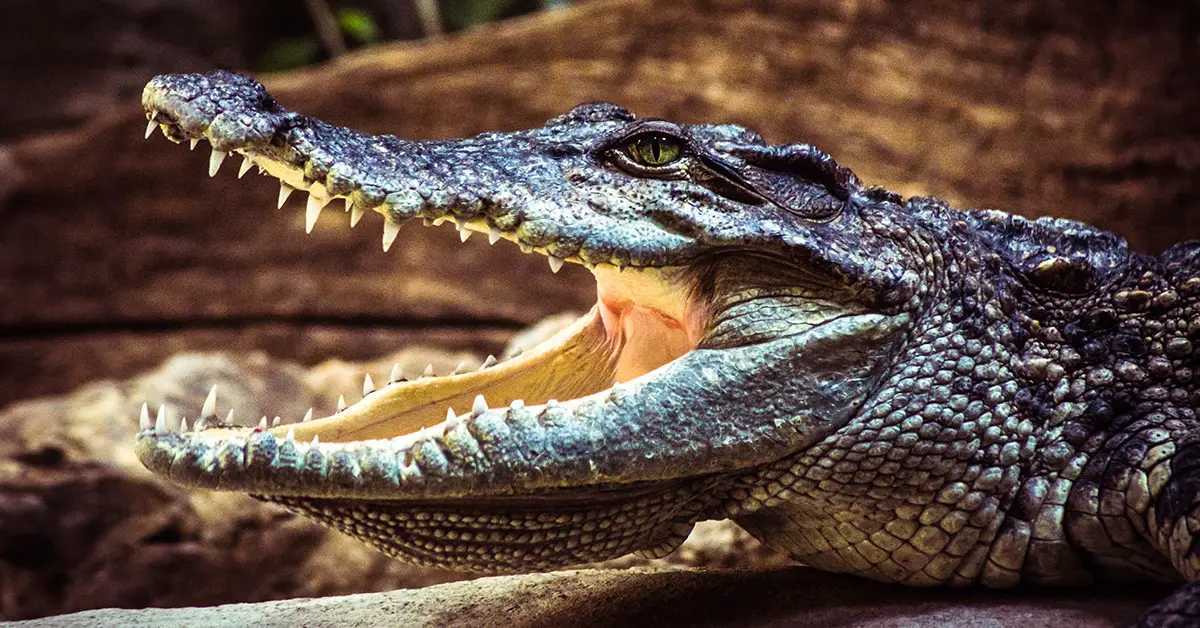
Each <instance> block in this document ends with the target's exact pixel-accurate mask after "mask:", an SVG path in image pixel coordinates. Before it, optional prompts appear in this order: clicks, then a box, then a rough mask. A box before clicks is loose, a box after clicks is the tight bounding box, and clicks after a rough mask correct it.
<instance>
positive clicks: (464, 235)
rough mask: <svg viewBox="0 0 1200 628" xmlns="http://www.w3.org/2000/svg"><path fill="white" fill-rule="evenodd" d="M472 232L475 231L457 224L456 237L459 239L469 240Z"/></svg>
mask: <svg viewBox="0 0 1200 628" xmlns="http://www.w3.org/2000/svg"><path fill="white" fill-rule="evenodd" d="M472 233H475V232H474V231H471V230H470V229H467V228H465V227H463V226H462V225H461V224H460V225H459V229H458V239H459V240H461V241H463V242H466V241H467V240H470V239H471V234H472Z"/></svg>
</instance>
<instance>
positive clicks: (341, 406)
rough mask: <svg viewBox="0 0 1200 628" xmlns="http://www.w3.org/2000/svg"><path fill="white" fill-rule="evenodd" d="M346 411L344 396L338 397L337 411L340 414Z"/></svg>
mask: <svg viewBox="0 0 1200 628" xmlns="http://www.w3.org/2000/svg"><path fill="white" fill-rule="evenodd" d="M345 409H346V395H338V403H337V411H338V412H341V411H342V410H345Z"/></svg>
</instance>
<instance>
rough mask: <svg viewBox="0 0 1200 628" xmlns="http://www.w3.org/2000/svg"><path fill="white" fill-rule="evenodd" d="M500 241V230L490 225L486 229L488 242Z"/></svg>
mask: <svg viewBox="0 0 1200 628" xmlns="http://www.w3.org/2000/svg"><path fill="white" fill-rule="evenodd" d="M499 241H500V230H499V229H497V228H495V227H492V228H491V229H490V230H488V244H495V243H497V242H499Z"/></svg>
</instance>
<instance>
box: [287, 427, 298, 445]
mask: <svg viewBox="0 0 1200 628" xmlns="http://www.w3.org/2000/svg"><path fill="white" fill-rule="evenodd" d="M287 439H288V440H289V441H291V442H293V443H294V442H296V428H294V427H289V428H288V433H287Z"/></svg>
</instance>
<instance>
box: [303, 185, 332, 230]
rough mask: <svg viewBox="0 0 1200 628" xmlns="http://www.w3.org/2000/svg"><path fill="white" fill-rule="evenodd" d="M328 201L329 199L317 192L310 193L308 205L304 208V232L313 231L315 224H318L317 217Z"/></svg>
mask: <svg viewBox="0 0 1200 628" xmlns="http://www.w3.org/2000/svg"><path fill="white" fill-rule="evenodd" d="M328 202H329V200H328V199H323V198H318V197H317V195H316V194H309V195H308V205H307V206H306V207H305V209H304V233H312V230H313V225H315V224H317V218H319V217H320V216H321V210H322V209H325V204H326V203H328Z"/></svg>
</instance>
